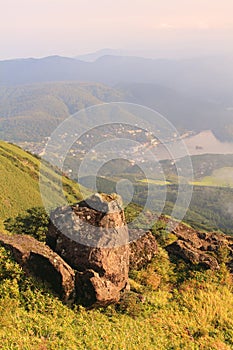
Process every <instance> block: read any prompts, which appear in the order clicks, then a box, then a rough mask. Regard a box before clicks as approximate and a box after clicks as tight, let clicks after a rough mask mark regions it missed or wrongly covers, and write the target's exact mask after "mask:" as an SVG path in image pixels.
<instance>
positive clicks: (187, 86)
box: [0, 52, 233, 141]
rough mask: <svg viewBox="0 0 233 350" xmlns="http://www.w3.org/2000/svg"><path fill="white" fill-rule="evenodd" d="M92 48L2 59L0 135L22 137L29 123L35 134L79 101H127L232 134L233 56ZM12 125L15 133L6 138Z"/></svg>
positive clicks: (187, 124) (190, 125)
mask: <svg viewBox="0 0 233 350" xmlns="http://www.w3.org/2000/svg"><path fill="white" fill-rule="evenodd" d="M102 54H103V53H102ZM98 55H99V56H98ZM97 56H98V57H99V58H98V59H97V60H95V61H93V62H84V61H81V60H80V59H76V58H67V57H60V56H50V57H46V58H41V59H34V58H28V59H17V60H8V61H0V137H2V138H4V139H10V140H12V141H17V138H18V139H23V138H24V137H26V135H28V132H27V130H26V129H27V126H26V129H24V130H26V131H25V132H24V134H26V135H24V136H22V137H21V136H19V135H20V134H22V129H23V128H25V124H26V125H28V126H30V125H31V124H34V125H36V127H37V139H38V140H40V139H41V136H48V133H50V132H51V130H53V129H54V127H56V125H57V124H58V123H59V122H60V121H61V120H63V119H65V118H66V117H67V116H68V115H69V114H72V113H75V112H77V111H78V110H80V109H81V108H85V107H87V106H90V105H93V104H97V103H101V102H110V101H128V102H134V103H138V104H142V105H145V106H148V107H150V108H153V109H155V110H157V111H158V112H160V113H161V114H163V115H164V116H165V117H166V118H167V119H169V120H170V121H171V122H172V123H174V125H175V126H176V127H177V128H178V129H180V130H182V129H185V130H187V129H188V130H194V131H197V132H198V131H202V130H205V129H211V130H212V131H213V132H214V133H215V135H216V136H217V137H218V138H220V139H222V140H228V141H232V140H233V108H232V107H233V69H232V67H233V57H231V56H229V57H227V56H222V57H221V56H219V57H203V58H194V59H185V60H163V59H146V58H141V57H132V56H127V57H126V56H114V55H105V56H101V52H99V53H97ZM97 56H96V57H97ZM92 58H93V56H92ZM81 82H89V83H86V84H84V83H81ZM45 83H46V84H45ZM35 84H36V85H35ZM103 84H104V85H103ZM20 85H22V86H20ZM25 85H27V86H25ZM25 118H26V122H25ZM51 118H52V119H53V121H52V119H51ZM45 120H46V123H47V124H46V125H47V126H46V129H47V134H46V135H44V133H43V132H42V131H41V129H44V123H45ZM41 123H42V124H43V125H42V126H41ZM14 127H17V130H18V136H17V138H14V137H13V138H11V134H12V135H13V136H14V134H15V133H14ZM33 128H34V126H33ZM29 135H30V136H32V135H34V134H33V133H32V134H30V133H29ZM26 138H28V137H26ZM34 139H35V135H34V136H33V137H32V140H34Z"/></svg>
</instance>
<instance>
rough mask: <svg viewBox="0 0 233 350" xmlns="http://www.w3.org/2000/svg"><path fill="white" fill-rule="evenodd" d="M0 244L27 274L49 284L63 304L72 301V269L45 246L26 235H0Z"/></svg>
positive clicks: (73, 283) (73, 278) (73, 275)
mask: <svg viewBox="0 0 233 350" xmlns="http://www.w3.org/2000/svg"><path fill="white" fill-rule="evenodd" d="M0 244H1V245H2V246H4V247H5V248H7V249H10V250H11V252H12V254H13V256H14V258H15V260H16V261H17V262H18V263H19V264H20V265H21V266H22V268H23V269H24V270H25V271H26V272H27V273H30V274H31V273H32V274H33V275H35V276H36V277H39V278H40V279H42V280H43V281H47V282H49V284H51V286H52V287H53V289H54V290H55V291H56V292H57V293H58V294H59V295H60V296H61V298H62V299H63V301H64V302H69V301H72V300H73V299H74V291H75V288H74V285H75V273H74V271H73V269H72V268H71V267H70V266H69V265H68V264H67V263H66V262H65V261H64V260H63V259H62V258H61V257H60V256H59V255H58V254H56V253H55V252H54V251H52V250H51V249H50V248H49V247H48V246H46V245H45V244H43V243H41V242H38V241H37V240H36V239H35V238H33V237H30V236H28V235H12V236H9V235H7V234H0Z"/></svg>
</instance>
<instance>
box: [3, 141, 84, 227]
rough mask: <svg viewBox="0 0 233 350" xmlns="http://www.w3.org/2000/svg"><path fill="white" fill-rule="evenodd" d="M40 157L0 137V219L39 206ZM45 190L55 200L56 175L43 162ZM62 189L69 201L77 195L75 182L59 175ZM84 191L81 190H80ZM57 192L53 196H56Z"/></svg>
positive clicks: (78, 197) (74, 199)
mask: <svg viewBox="0 0 233 350" xmlns="http://www.w3.org/2000/svg"><path fill="white" fill-rule="evenodd" d="M39 169H40V160H39V159H37V158H35V157H34V156H32V155H31V154H29V153H27V152H25V151H23V150H22V149H20V148H19V147H17V146H15V145H12V144H8V143H5V142H3V141H0V174H1V181H0V221H1V222H2V221H3V220H4V219H6V218H8V217H14V216H16V215H18V214H21V213H23V212H25V211H26V210H27V209H29V208H31V207H36V206H42V199H41V196H40V188H39ZM45 171H46V173H47V175H46V176H47V177H46V178H45V177H44V180H45V192H46V193H47V197H48V198H53V199H54V200H55V202H59V201H60V198H59V195H57V194H56V188H55V187H56V182H57V181H58V180H59V178H60V176H59V175H58V173H56V172H55V171H54V170H53V169H51V168H49V167H48V166H46V165H45ZM63 184H64V187H63V190H64V194H65V196H66V197H67V198H68V200H69V201H70V202H74V201H77V199H80V198H81V194H80V190H79V187H78V185H76V184H75V183H74V182H72V181H71V180H69V179H67V178H63ZM84 193H85V192H84ZM56 196H57V197H56Z"/></svg>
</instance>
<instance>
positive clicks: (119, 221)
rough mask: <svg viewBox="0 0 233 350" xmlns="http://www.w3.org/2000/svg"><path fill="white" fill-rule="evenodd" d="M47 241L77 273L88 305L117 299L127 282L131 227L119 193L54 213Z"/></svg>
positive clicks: (78, 290) (78, 291) (98, 196)
mask: <svg viewBox="0 0 233 350" xmlns="http://www.w3.org/2000/svg"><path fill="white" fill-rule="evenodd" d="M47 244H48V245H49V246H50V247H51V248H52V249H53V250H54V251H55V252H56V253H58V254H59V255H60V256H61V257H62V258H63V259H64V260H65V261H66V262H67V263H68V264H69V265H70V266H71V267H72V268H74V269H75V270H76V271H77V274H76V294H77V297H78V298H79V299H82V301H83V302H84V304H85V305H88V306H89V305H98V306H105V305H107V304H109V303H112V302H117V301H118V300H119V298H120V295H121V292H122V291H124V290H125V289H126V288H127V285H128V271H129V245H128V228H127V225H126V221H125V216H124V211H123V209H122V202H121V199H120V197H119V196H117V195H104V194H102V195H101V194H96V195H93V196H91V197H90V198H88V199H87V200H86V201H82V202H80V203H78V204H76V205H73V206H66V207H62V208H58V209H56V210H55V211H54V212H52V214H51V220H50V224H49V230H48V234H47Z"/></svg>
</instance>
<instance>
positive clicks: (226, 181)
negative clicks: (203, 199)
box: [192, 167, 233, 188]
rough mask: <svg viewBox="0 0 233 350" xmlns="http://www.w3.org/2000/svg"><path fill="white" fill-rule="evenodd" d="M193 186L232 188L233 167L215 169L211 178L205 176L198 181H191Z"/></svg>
mask: <svg viewBox="0 0 233 350" xmlns="http://www.w3.org/2000/svg"><path fill="white" fill-rule="evenodd" d="M192 184H193V185H195V186H215V187H231V188H233V167H224V168H220V169H216V170H214V171H213V172H212V174H211V176H205V177H203V178H201V179H200V180H199V181H193V182H192Z"/></svg>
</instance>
